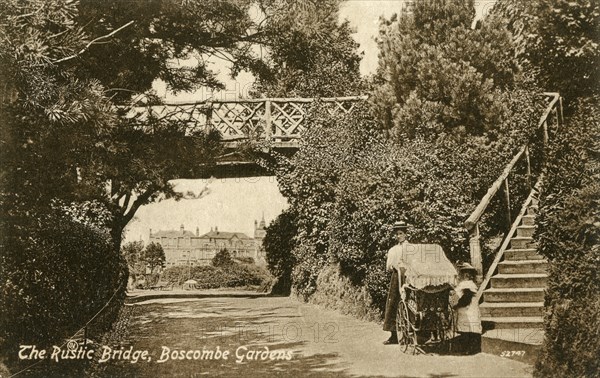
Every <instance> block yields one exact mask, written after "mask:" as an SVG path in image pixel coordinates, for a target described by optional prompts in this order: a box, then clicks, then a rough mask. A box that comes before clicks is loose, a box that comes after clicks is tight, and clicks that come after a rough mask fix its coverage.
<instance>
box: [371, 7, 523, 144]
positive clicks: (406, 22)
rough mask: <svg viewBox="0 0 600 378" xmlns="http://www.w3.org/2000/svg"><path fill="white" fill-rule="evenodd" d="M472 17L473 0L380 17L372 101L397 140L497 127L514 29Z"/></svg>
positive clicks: (510, 73)
mask: <svg viewBox="0 0 600 378" xmlns="http://www.w3.org/2000/svg"><path fill="white" fill-rule="evenodd" d="M474 15H475V8H474V1H473V0H436V1H423V2H415V7H414V12H413V13H411V14H402V15H400V16H399V17H397V16H394V17H392V18H391V19H389V20H382V22H381V26H380V35H379V38H378V42H379V48H380V60H379V69H378V78H377V82H378V83H379V85H377V86H376V89H375V96H374V103H375V104H376V106H377V108H378V109H379V114H380V117H381V119H382V120H383V122H384V124H385V126H386V127H387V128H392V129H393V133H394V134H395V135H396V136H397V137H399V139H403V138H407V137H408V138H413V137H414V136H415V135H420V136H422V137H427V136H433V137H435V136H437V135H439V134H440V133H443V132H450V133H461V132H466V133H468V134H477V135H481V134H483V133H484V132H486V131H488V130H490V129H492V128H494V126H495V125H497V124H498V121H499V118H498V116H499V114H501V106H502V105H501V104H500V103H499V100H500V98H499V95H498V91H499V90H502V89H506V88H510V87H511V86H512V84H513V82H514V80H515V73H516V71H517V67H516V65H515V61H514V59H512V50H511V47H512V45H511V40H510V34H509V33H508V32H507V31H506V30H504V29H503V28H501V27H499V25H500V24H499V23H498V22H496V21H494V22H491V21H490V22H486V23H483V24H482V25H481V26H480V27H479V28H477V29H474V30H473V29H471V24H472V20H473V17H474Z"/></svg>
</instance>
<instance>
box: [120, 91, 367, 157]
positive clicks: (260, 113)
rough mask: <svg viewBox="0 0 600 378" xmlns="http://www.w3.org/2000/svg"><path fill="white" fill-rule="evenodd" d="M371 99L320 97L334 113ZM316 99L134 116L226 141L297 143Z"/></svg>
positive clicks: (167, 107)
mask: <svg viewBox="0 0 600 378" xmlns="http://www.w3.org/2000/svg"><path fill="white" fill-rule="evenodd" d="M366 99H367V96H349V97H330V98H320V99H319V100H320V101H321V106H323V107H325V109H326V110H327V111H328V112H329V113H330V114H339V113H340V112H344V113H349V112H351V111H352V110H353V109H354V108H355V106H356V104H357V103H358V102H360V101H363V100H366ZM314 101H315V99H314V98H261V99H246V100H235V101H228V100H215V101H207V102H192V103H169V104H162V105H153V106H143V107H136V108H134V109H133V110H132V114H133V115H134V116H136V117H137V118H138V119H139V120H144V119H145V118H147V117H155V118H157V119H169V120H178V121H181V122H184V123H185V124H186V125H187V129H188V131H193V130H198V129H202V130H205V131H209V130H212V129H214V130H217V131H218V132H219V133H220V134H221V137H222V138H223V141H225V142H238V141H244V140H249V139H254V140H267V141H270V142H279V143H281V145H282V146H285V145H286V144H295V143H296V141H297V140H298V139H299V138H300V137H301V136H302V133H303V132H304V131H305V130H306V123H307V122H306V115H307V111H308V108H309V106H310V105H311V103H313V102H314Z"/></svg>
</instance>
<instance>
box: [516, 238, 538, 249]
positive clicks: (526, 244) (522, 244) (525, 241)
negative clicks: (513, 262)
mask: <svg viewBox="0 0 600 378" xmlns="http://www.w3.org/2000/svg"><path fill="white" fill-rule="evenodd" d="M510 247H511V248H513V249H526V248H537V243H536V242H534V241H533V238H532V237H526V236H516V237H514V238H512V239H510Z"/></svg>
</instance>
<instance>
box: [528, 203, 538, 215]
mask: <svg viewBox="0 0 600 378" xmlns="http://www.w3.org/2000/svg"><path fill="white" fill-rule="evenodd" d="M538 210H539V208H538V207H537V205H529V207H528V208H527V215H537V213H538Z"/></svg>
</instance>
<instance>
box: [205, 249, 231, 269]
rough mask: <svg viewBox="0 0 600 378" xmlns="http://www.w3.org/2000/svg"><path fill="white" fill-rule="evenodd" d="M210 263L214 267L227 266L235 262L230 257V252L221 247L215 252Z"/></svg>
mask: <svg viewBox="0 0 600 378" xmlns="http://www.w3.org/2000/svg"><path fill="white" fill-rule="evenodd" d="M211 264H212V266H215V267H227V266H229V265H232V264H235V262H234V261H233V259H232V258H231V254H230V253H229V251H227V250H226V249H222V250H220V251H219V252H217V254H216V255H215V257H213V259H212V261H211Z"/></svg>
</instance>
